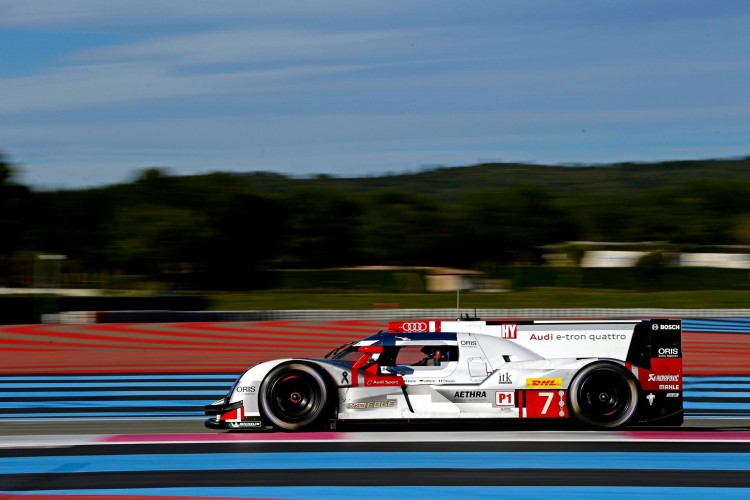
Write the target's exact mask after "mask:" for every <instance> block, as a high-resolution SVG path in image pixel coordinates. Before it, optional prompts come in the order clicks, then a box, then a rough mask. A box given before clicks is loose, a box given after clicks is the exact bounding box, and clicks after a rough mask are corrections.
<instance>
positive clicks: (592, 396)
mask: <svg viewBox="0 0 750 500" xmlns="http://www.w3.org/2000/svg"><path fill="white" fill-rule="evenodd" d="M578 393H579V398H578V399H579V403H580V406H581V410H583V412H584V413H585V414H586V415H587V416H588V417H590V418H592V419H594V420H596V421H600V422H610V421H613V420H617V419H618V418H619V417H620V416H621V415H622V414H623V413H625V412H626V411H627V410H628V408H629V407H630V404H631V402H630V386H629V384H628V382H627V381H626V380H624V379H622V378H620V377H616V376H612V375H610V374H608V373H606V372H604V373H594V374H592V375H591V376H589V377H587V378H586V380H584V381H583V383H582V384H581V386H580V389H579V392H578Z"/></svg>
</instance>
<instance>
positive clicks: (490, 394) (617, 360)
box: [205, 319, 683, 431]
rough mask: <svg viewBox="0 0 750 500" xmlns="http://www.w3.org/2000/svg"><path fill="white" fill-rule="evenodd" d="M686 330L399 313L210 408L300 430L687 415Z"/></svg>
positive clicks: (669, 324) (239, 422) (276, 364)
mask: <svg viewBox="0 0 750 500" xmlns="http://www.w3.org/2000/svg"><path fill="white" fill-rule="evenodd" d="M681 332H682V327H681V322H680V320H675V319H639V320H595V321H593V320H589V321H585V320H567V321H509V320H508V321H505V320H503V321H479V320H473V321H467V320H457V321H427V320H425V321H421V320H414V321H411V320H409V321H401V322H391V323H389V324H388V329H387V330H386V331H381V332H379V333H377V334H375V335H371V336H369V337H367V338H364V339H362V340H359V341H354V342H349V343H347V344H345V345H343V346H341V347H339V348H337V349H334V350H333V351H331V352H329V353H328V354H327V355H326V356H325V357H323V358H296V359H277V360H273V361H267V362H264V363H260V364H257V365H255V366H252V367H251V368H249V369H248V370H247V371H246V372H245V373H244V374H242V375H241V376H240V377H239V378H238V379H237V381H236V382H235V384H234V385H233V386H232V388H231V389H230V391H229V393H228V394H227V395H226V396H225V397H224V398H222V399H220V400H218V401H216V402H215V403H213V404H210V405H208V406H206V407H205V413H206V414H207V415H208V416H209V418H208V420H206V426H207V427H209V428H213V429H235V430H236V429H246V430H271V429H277V430H285V431H299V430H311V429H320V428H325V427H329V428H335V425H336V423H337V422H353V421H360V422H364V421H385V422H398V421H407V420H408V421H411V422H415V421H428V420H451V419H467V420H497V421H500V420H505V419H513V420H521V421H524V420H543V419H547V421H551V420H573V421H575V422H577V423H578V424H580V425H581V426H583V427H585V428H589V429H614V428H618V427H622V426H625V425H638V424H641V425H642V424H648V425H680V424H681V423H682V417H683V408H682V348H681Z"/></svg>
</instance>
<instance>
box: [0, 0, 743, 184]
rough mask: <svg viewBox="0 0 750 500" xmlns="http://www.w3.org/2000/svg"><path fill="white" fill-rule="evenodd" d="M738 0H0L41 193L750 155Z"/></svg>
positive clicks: (4, 143)
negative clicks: (137, 183)
mask: <svg viewBox="0 0 750 500" xmlns="http://www.w3.org/2000/svg"><path fill="white" fill-rule="evenodd" d="M748 27H750V2H747V1H746V0H722V1H717V2H711V1H705V0H701V1H691V0H663V1H662V0H647V1H646V0H644V1H641V0H627V1H607V2H603V1H601V0H556V1H551V0H530V1H528V0H527V1H521V0H517V1H508V0H494V1H490V0H488V1H472V0H462V1H460V2H458V1H455V0H450V1H447V0H431V1H422V0H409V1H405V0H399V1H392V0H377V1H375V0H370V1H359V0H327V1H323V0H306V1H302V0H298V1H293V2H292V1H287V0H274V1H270V0H269V1H258V0H237V1H234V0H214V1H196V0H122V1H121V0H107V1H102V0H33V1H28V0H0V63H1V64H0V149H2V150H3V151H4V152H5V153H6V155H7V156H8V157H9V158H10V160H11V161H12V162H14V163H16V164H17V165H19V166H20V169H21V172H20V176H19V180H20V181H21V182H23V183H26V184H30V185H32V186H35V187H39V188H53V187H83V186H94V185H103V184H110V183H115V182H123V181H127V180H129V179H131V178H132V177H133V175H134V172H136V171H138V170H140V169H143V168H150V167H164V168H168V169H170V170H171V171H172V172H173V173H175V174H180V175H187V174H194V173H202V172H209V171H217V170H221V171H238V172H242V171H254V170H264V171H274V172H280V173H285V174H290V175H299V176H304V175H314V174H319V173H327V174H332V175H340V176H364V175H372V174H380V173H384V172H401V171H414V170H419V169H421V168H425V167H427V166H435V165H470V164H476V163H480V162H485V161H525V162H535V163H553V164H568V163H609V162H618V161H657V160H671V159H693V158H723V157H735V156H748V155H750V91H749V90H748V89H750V57H749V56H748V55H749V54H750V36H748V35H747V32H748Z"/></svg>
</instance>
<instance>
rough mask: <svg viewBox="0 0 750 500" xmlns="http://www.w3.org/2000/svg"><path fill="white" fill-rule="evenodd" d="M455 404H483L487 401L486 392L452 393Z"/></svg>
mask: <svg viewBox="0 0 750 500" xmlns="http://www.w3.org/2000/svg"><path fill="white" fill-rule="evenodd" d="M453 401H454V402H456V403H484V402H486V401H487V391H456V392H454V393H453Z"/></svg>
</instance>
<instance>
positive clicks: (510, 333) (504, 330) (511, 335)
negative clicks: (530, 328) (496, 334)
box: [500, 324, 518, 339]
mask: <svg viewBox="0 0 750 500" xmlns="http://www.w3.org/2000/svg"><path fill="white" fill-rule="evenodd" d="M500 338H503V339H515V338H518V325H512V324H511V325H502V326H501V327H500Z"/></svg>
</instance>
